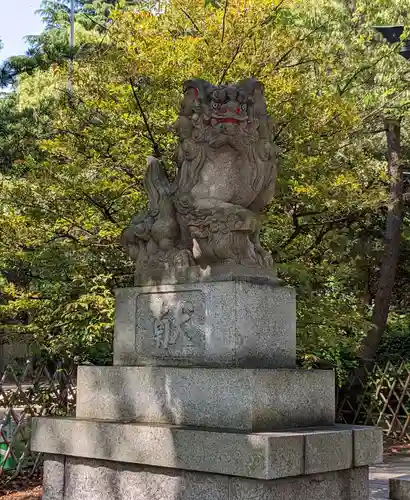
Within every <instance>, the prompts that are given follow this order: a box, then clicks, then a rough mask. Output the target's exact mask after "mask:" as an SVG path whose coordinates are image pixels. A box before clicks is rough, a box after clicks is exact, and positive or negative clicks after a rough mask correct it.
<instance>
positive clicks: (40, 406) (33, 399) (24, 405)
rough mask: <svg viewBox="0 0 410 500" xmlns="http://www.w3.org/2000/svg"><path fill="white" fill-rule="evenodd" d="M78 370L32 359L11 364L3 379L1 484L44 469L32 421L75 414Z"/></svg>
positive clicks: (0, 391)
mask: <svg viewBox="0 0 410 500" xmlns="http://www.w3.org/2000/svg"><path fill="white" fill-rule="evenodd" d="M74 375H75V370H74V367H72V368H67V367H63V366H61V365H57V366H53V367H50V366H47V364H46V363H40V364H39V363H35V362H34V361H33V360H29V361H28V362H27V363H26V365H25V366H21V364H18V363H11V364H8V365H7V366H6V367H5V368H4V369H3V371H2V373H1V378H0V483H2V482H5V481H7V480H9V479H13V478H15V477H17V476H19V475H29V476H31V475H34V474H36V473H37V472H38V471H39V470H40V469H41V467H40V466H41V454H39V453H33V452H31V450H30V433H31V418H32V417H36V416H45V415H56V416H57V415H58V416H66V415H72V414H73V412H74V409H75V379H74Z"/></svg>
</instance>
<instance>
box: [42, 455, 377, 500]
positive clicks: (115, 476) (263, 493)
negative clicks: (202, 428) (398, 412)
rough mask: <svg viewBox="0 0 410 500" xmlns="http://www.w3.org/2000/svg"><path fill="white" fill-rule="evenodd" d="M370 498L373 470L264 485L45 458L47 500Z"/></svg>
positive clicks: (208, 475) (245, 480)
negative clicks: (370, 475)
mask: <svg viewBox="0 0 410 500" xmlns="http://www.w3.org/2000/svg"><path fill="white" fill-rule="evenodd" d="M199 452H200V451H199ZM368 498H369V479H368V467H359V468H353V469H348V470H341V471H336V472H326V473H323V474H313V475H308V476H300V477H292V478H287V479H278V480H275V481H263V480H255V479H246V478H240V477H232V476H223V475H218V474H206V473H201V472H188V471H183V470H177V469H160V468H155V467H146V466H141V465H135V464H123V463H115V462H105V461H99V460H92V459H84V458H72V457H66V458H64V457H56V456H46V457H45V464H44V493H43V500H273V499H275V500H368Z"/></svg>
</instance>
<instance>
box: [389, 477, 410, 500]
mask: <svg viewBox="0 0 410 500" xmlns="http://www.w3.org/2000/svg"><path fill="white" fill-rule="evenodd" d="M389 488H390V497H389V498H390V499H391V500H410V475H409V476H402V477H397V478H394V479H390V480H389Z"/></svg>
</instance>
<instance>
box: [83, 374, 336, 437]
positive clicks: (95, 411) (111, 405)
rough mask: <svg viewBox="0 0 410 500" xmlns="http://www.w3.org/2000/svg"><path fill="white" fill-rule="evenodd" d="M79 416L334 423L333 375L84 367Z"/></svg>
mask: <svg viewBox="0 0 410 500" xmlns="http://www.w3.org/2000/svg"><path fill="white" fill-rule="evenodd" d="M77 385H78V389H77V417H79V418H100V419H107V420H124V419H128V420H134V421H138V422H148V423H150V422H152V423H168V424H177V425H195V426H203V427H218V428H230V429H238V430H246V431H263V430H276V429H284V428H291V427H307V426H312V425H331V424H333V422H334V412H335V397H334V395H335V391H334V373H333V372H332V371H325V370H290V369H279V370H251V369H218V368H174V367H125V366H114V367H95V366H83V367H79V369H78V384H77Z"/></svg>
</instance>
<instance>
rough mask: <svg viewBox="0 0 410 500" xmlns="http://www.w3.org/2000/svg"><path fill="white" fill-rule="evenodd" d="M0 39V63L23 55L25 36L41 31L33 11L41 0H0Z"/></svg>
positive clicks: (39, 21)
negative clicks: (8, 58) (0, 40)
mask: <svg viewBox="0 0 410 500" xmlns="http://www.w3.org/2000/svg"><path fill="white" fill-rule="evenodd" d="M0 4H1V8H0V38H1V39H2V41H3V49H2V50H0V61H1V60H3V59H7V57H10V56H14V55H18V54H24V52H25V49H26V44H25V42H24V40H23V38H24V37H25V36H26V35H37V34H38V33H40V32H41V31H42V25H41V19H40V16H38V15H36V14H35V11H36V10H38V9H39V8H40V4H41V0H0Z"/></svg>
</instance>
